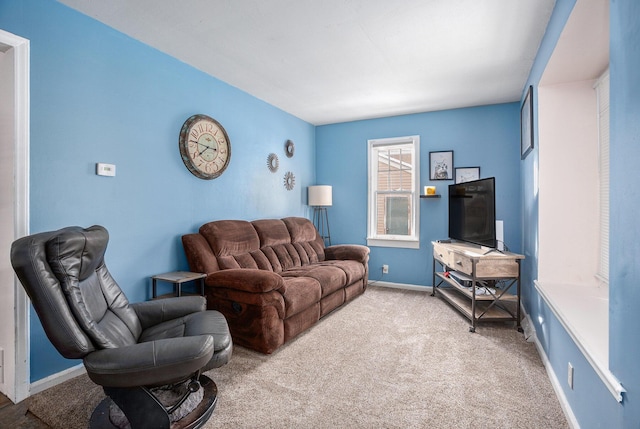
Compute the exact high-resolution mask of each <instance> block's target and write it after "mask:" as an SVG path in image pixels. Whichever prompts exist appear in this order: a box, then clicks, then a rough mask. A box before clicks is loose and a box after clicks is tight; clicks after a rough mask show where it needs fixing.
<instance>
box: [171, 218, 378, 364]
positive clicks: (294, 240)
mask: <svg viewBox="0 0 640 429" xmlns="http://www.w3.org/2000/svg"><path fill="white" fill-rule="evenodd" d="M182 243H183V246H184V250H185V253H186V256H187V261H188V263H189V267H190V269H191V271H194V272H201V273H206V274H207V277H206V278H205V295H206V298H207V308H208V309H215V310H217V311H219V312H220V313H222V314H224V315H225V316H226V318H227V323H228V324H229V329H230V331H231V336H232V338H233V342H234V344H237V345H241V346H244V347H248V348H251V349H253V350H256V351H259V352H262V353H266V354H269V353H272V352H273V351H275V350H276V349H277V348H278V347H280V346H281V345H282V344H284V343H285V342H287V341H289V340H290V339H292V338H293V337H295V336H296V335H298V334H300V333H301V332H303V331H305V330H306V329H309V328H310V327H311V326H313V325H314V324H315V323H316V322H318V320H320V319H321V318H322V317H324V316H326V315H327V314H329V313H330V312H331V311H333V310H335V309H336V308H338V307H340V306H341V305H343V304H345V303H347V302H349V301H351V300H352V299H354V298H355V297H356V296H358V295H360V294H362V293H364V291H365V289H366V288H367V279H368V274H369V272H368V261H369V248H368V247H366V246H362V245H335V246H329V247H325V245H324V241H323V239H322V238H321V237H320V235H319V234H318V231H317V230H316V228H315V226H314V225H313V223H311V222H310V221H309V220H308V219H305V218H300V217H288V218H284V219H262V220H255V221H253V222H249V221H244V220H219V221H213V222H209V223H206V224H204V225H202V226H201V227H200V229H199V232H198V233H192V234H186V235H183V236H182Z"/></svg>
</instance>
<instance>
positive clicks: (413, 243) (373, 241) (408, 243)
mask: <svg viewBox="0 0 640 429" xmlns="http://www.w3.org/2000/svg"><path fill="white" fill-rule="evenodd" d="M367 246H373V247H399V248H404V249H419V248H420V241H419V240H397V239H396V240H394V239H381V238H367Z"/></svg>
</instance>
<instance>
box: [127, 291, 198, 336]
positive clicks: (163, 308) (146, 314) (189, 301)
mask: <svg viewBox="0 0 640 429" xmlns="http://www.w3.org/2000/svg"><path fill="white" fill-rule="evenodd" d="M131 307H133V309H134V310H135V312H136V314H137V315H138V319H139V320H140V325H142V329H146V328H148V327H149V326H153V325H157V324H158V323H162V322H164V321H166V320H172V319H177V318H178V317H183V316H186V315H188V314H191V313H197V312H199V311H204V310H206V309H207V301H206V299H205V298H204V297H202V296H181V297H174V298H164V299H156V300H153V301H143V302H135V303H133V304H131Z"/></svg>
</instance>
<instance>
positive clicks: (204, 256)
mask: <svg viewBox="0 0 640 429" xmlns="http://www.w3.org/2000/svg"><path fill="white" fill-rule="evenodd" d="M182 247H183V248H184V253H185V255H186V256H187V262H188V263H189V269H190V270H191V271H193V272H194V273H212V272H214V271H218V270H219V269H220V267H219V266H218V260H217V259H216V255H215V254H214V253H213V250H211V247H210V246H209V243H208V242H207V240H206V239H205V238H204V237H203V236H202V235H201V234H197V233H196V234H185V235H183V236H182Z"/></svg>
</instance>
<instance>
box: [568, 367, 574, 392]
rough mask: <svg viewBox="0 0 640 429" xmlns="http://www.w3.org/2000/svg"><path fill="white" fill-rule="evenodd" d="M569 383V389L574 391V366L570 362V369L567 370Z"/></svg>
mask: <svg viewBox="0 0 640 429" xmlns="http://www.w3.org/2000/svg"><path fill="white" fill-rule="evenodd" d="M567 383H569V387H570V388H571V390H573V365H571V362H569V367H568V368H567Z"/></svg>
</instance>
